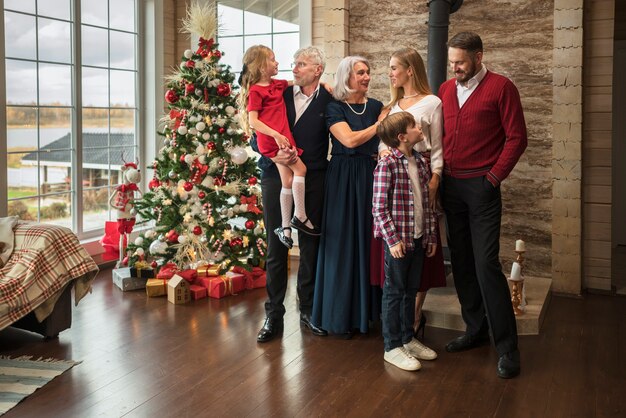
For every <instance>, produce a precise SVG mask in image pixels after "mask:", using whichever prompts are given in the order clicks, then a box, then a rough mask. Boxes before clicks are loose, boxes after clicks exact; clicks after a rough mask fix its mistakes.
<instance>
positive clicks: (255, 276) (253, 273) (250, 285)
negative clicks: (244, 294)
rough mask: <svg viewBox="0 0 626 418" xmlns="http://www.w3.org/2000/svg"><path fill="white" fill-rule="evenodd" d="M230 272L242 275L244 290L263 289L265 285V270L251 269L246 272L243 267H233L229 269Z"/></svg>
mask: <svg viewBox="0 0 626 418" xmlns="http://www.w3.org/2000/svg"><path fill="white" fill-rule="evenodd" d="M231 271H233V272H234V273H239V274H243V275H244V278H245V288H246V289H258V288H261V287H265V285H266V275H265V270H263V269H261V268H259V267H253V268H252V269H251V270H246V269H245V268H243V267H240V266H235V267H233V268H232V269H231Z"/></svg>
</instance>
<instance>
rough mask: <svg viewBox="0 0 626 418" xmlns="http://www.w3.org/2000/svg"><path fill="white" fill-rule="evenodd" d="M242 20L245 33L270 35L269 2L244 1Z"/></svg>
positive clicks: (270, 8) (270, 11)
mask: <svg viewBox="0 0 626 418" xmlns="http://www.w3.org/2000/svg"><path fill="white" fill-rule="evenodd" d="M244 4H245V9H246V11H245V12H244V15H243V19H244V24H245V27H246V33H252V34H254V33H270V32H271V31H272V19H271V18H270V16H271V15H272V2H271V0H245V1H244Z"/></svg>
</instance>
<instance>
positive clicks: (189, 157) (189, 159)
mask: <svg viewBox="0 0 626 418" xmlns="http://www.w3.org/2000/svg"><path fill="white" fill-rule="evenodd" d="M195 159H196V158H195V157H194V156H193V154H187V155H185V162H186V163H187V164H189V165H191V164H193V160H195Z"/></svg>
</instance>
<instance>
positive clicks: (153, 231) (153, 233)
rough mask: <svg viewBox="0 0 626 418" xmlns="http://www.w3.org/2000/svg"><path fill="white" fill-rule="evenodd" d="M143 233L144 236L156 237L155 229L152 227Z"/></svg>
mask: <svg viewBox="0 0 626 418" xmlns="http://www.w3.org/2000/svg"><path fill="white" fill-rule="evenodd" d="M144 235H145V236H146V238H148V239H152V238H154V237H156V231H155V230H153V229H150V230H149V231H146V233H145V234H144Z"/></svg>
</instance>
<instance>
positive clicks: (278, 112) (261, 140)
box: [248, 79, 302, 158]
mask: <svg viewBox="0 0 626 418" xmlns="http://www.w3.org/2000/svg"><path fill="white" fill-rule="evenodd" d="M288 85H289V84H288V83H287V81H286V80H274V79H272V81H271V82H270V84H269V86H259V85H258V84H254V85H253V86H251V87H250V92H249V94H248V112H250V111H257V112H259V120H260V121H261V122H263V123H264V124H266V125H267V126H269V127H270V128H272V129H274V130H275V131H277V132H280V133H281V134H283V135H285V136H286V137H287V139H289V142H290V143H291V145H292V146H293V147H294V148H296V149H298V155H301V154H302V150H301V149H299V148H297V147H296V141H295V140H294V139H293V135H292V134H291V130H290V129H289V121H288V120H287V107H286V106H285V100H284V99H283V93H284V91H285V89H286V88H287V86H288ZM256 137H257V144H258V146H259V152H260V153H261V154H263V155H264V156H266V157H269V158H272V157H275V156H276V154H277V153H278V150H279V148H278V145H277V144H276V141H275V140H274V138H272V137H271V136H268V135H265V134H262V133H261V132H258V131H257V133H256Z"/></svg>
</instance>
